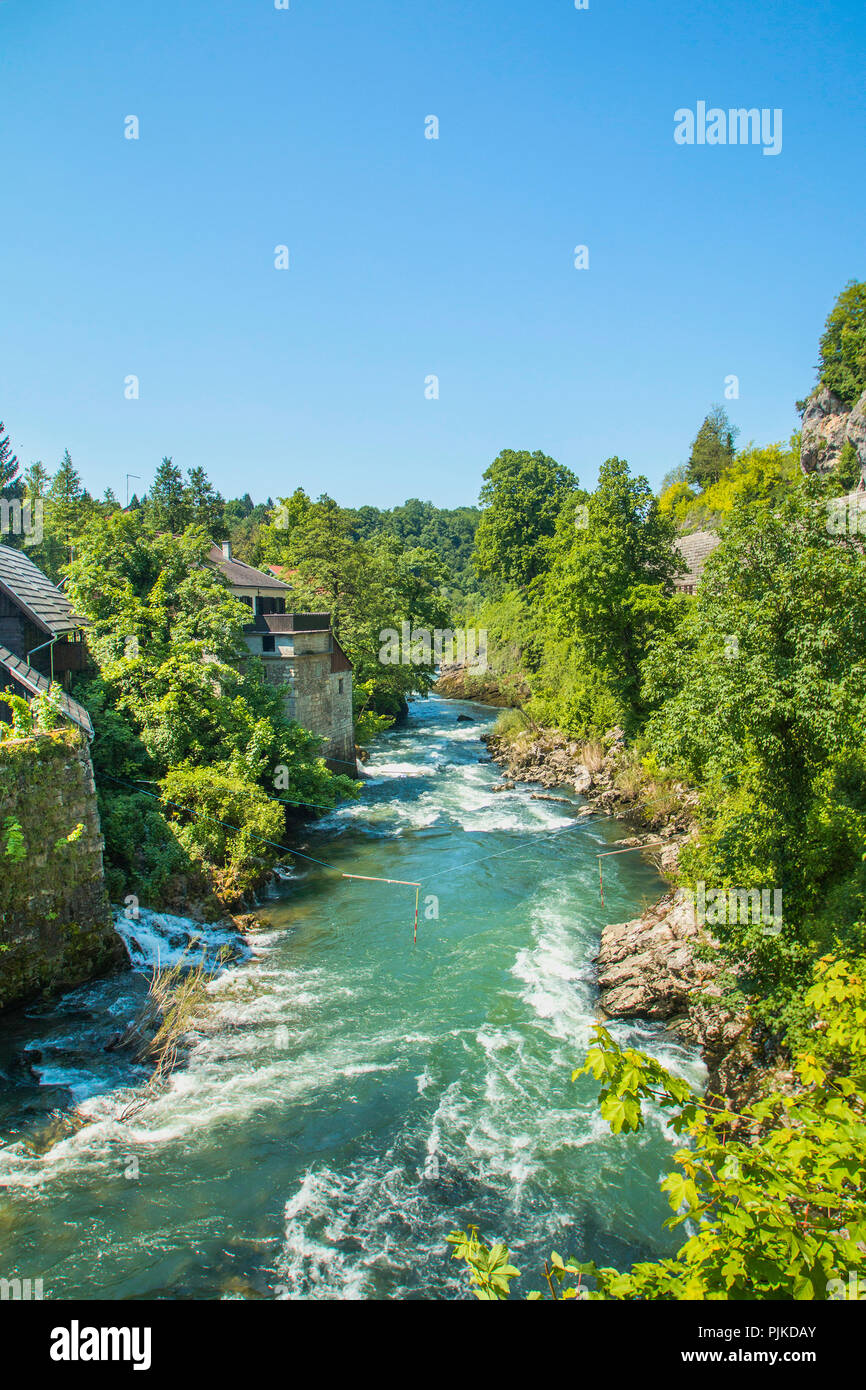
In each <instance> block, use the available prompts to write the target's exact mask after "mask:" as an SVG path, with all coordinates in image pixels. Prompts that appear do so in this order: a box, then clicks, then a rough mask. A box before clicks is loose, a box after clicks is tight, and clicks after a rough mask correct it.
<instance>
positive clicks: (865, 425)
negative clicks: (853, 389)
mask: <svg viewBox="0 0 866 1390" xmlns="http://www.w3.org/2000/svg"><path fill="white" fill-rule="evenodd" d="M847 435H848V439H849V440H850V441H851V443H852V444H853V445H854V448H855V449H856V450H857V458H858V459H859V461H860V467H861V468H866V391H864V392H863V395H862V396H861V397H860V399H859V400H858V401H857V403H856V404H855V406H854V409H853V410H852V411H851V414H850V415H849V416H848V428H847Z"/></svg>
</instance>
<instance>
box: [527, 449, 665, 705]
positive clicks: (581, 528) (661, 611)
mask: <svg viewBox="0 0 866 1390" xmlns="http://www.w3.org/2000/svg"><path fill="white" fill-rule="evenodd" d="M579 505H580V506H581V511H580V512H578V513H577V514H576V515H575V513H574V512H573V511H572V512H571V513H570V514H569V512H568V511H565V512H564V513H563V515H562V516H561V518H560V523H559V527H558V529H557V534H556V542H555V545H554V547H553V564H552V566H551V569H550V573H549V575H548V577H547V579H546V581H545V584H544V590H543V593H544V599H543V604H544V607H545V609H546V610H547V611H548V612H549V614H550V621H551V625H552V628H553V630H554V632H557V633H559V634H561V635H565V636H568V637H569V639H570V640H571V642H572V643H573V644H574V646H575V648H576V650H577V652H578V654H579V660H581V661H582V662H584V663H587V664H588V665H589V666H590V667H592V668H595V669H596V670H597V671H598V672H600V673H601V675H602V677H603V680H604V682H605V683H606V685H607V686H608V688H609V690H610V691H612V692H613V693H614V695H615V697H616V699H617V701H618V702H619V704H620V706H621V709H622V711H623V716H624V717H625V718H626V719H629V720H631V721H632V722H633V721H634V719H635V718H636V717H637V715H638V713H639V711H640V709H641V704H642V696H641V663H642V661H643V660H644V658H645V656H646V655H647V652H648V649H649V646H650V644H651V642H652V641H653V640H654V638H655V637H656V636H657V634H658V632H659V631H660V630H663V629H664V628H665V626H666V625H667V624H668V623H669V622H670V621H671V619H670V615H669V613H668V600H669V598H670V595H671V594H672V592H673V579H674V576H675V575H676V574H677V572H678V570H679V569H681V564H680V562H679V560H678V558H677V556H676V554H675V552H674V549H673V539H674V536H675V534H676V532H675V529H674V526H673V523H672V522H671V521H670V520H668V519H667V518H666V517H664V516H663V515H662V513H661V511H660V509H659V503H658V499H657V498H656V497H655V496H654V495H653V492H652V489H651V487H650V485H649V483H648V482H647V480H646V478H643V477H636V478H633V477H632V476H631V474H630V472H629V467H628V464H627V463H626V462H625V460H624V459H619V458H610V459H606V460H605V462H604V463H603V464H602V465H601V469H600V470H599V480H598V487H597V489H596V491H595V492H593V493H592V495H591V496H590V498H589V502H588V503H587V504H586V507H585V510H583V504H579Z"/></svg>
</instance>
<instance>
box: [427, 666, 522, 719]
mask: <svg viewBox="0 0 866 1390" xmlns="http://www.w3.org/2000/svg"><path fill="white" fill-rule="evenodd" d="M433 694H434V695H441V696H442V697H443V698H444V699H446V700H478V701H480V702H481V704H483V705H495V706H497V707H498V708H501V709H517V708H518V707H519V706H520V705H522V704H523V702H524V700H526V699H527V698H528V696H529V687H528V686H527V685H525V684H524V683H523V681H521V680H520V679H519V678H518V677H515V676H509V675H500V674H497V673H496V672H495V671H477V670H476V669H475V668H474V667H472V666H471V665H469V664H468V663H467V662H465V661H457V662H453V663H452V664H451V665H447V666H443V667H442V669H441V671H440V673H439V679H438V680H437V682H436V684H435V685H434V686H433Z"/></svg>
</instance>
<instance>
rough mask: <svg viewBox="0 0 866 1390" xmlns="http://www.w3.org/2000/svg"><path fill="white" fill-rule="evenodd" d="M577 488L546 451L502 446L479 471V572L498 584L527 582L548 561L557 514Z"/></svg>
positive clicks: (477, 541) (476, 543)
mask: <svg viewBox="0 0 866 1390" xmlns="http://www.w3.org/2000/svg"><path fill="white" fill-rule="evenodd" d="M576 488H577V479H576V478H575V476H574V474H573V473H572V472H571V471H570V470H569V469H568V468H565V467H563V465H562V464H559V463H557V462H556V461H555V460H554V459H552V458H548V457H547V455H546V454H543V453H541V452H540V451H536V452H535V453H534V454H530V453H529V452H528V451H527V450H525V449H522V450H517V451H515V450H514V449H503V451H502V453H501V454H499V456H498V457H497V458H495V459H494V460H493V462H492V463H491V465H490V467H489V468H487V469H486V470H485V473H484V483H483V486H482V488H481V495H480V500H481V503H482V506H483V508H484V510H483V511H482V513H481V519H480V521H479V523H478V530H477V532H476V535H475V568H476V570H477V571H478V573H479V574H480V575H484V576H487V577H489V578H491V579H493V580H494V581H496V582H497V583H500V584H517V585H521V586H525V585H528V584H530V583H531V582H532V580H533V579H535V578H536V577H537V576H538V575H539V574H541V573H542V572H543V571H544V570H545V569H546V567H547V564H548V553H549V549H550V542H551V540H552V538H553V535H554V532H555V530H556V522H557V517H558V516H559V513H560V511H561V509H562V504H563V502H564V501H565V499H566V497H568V495H569V494H570V493H572V492H574V491H575V490H576Z"/></svg>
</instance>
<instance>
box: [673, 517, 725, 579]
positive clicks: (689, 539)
mask: <svg viewBox="0 0 866 1390" xmlns="http://www.w3.org/2000/svg"><path fill="white" fill-rule="evenodd" d="M720 541H721V537H720V536H717V535H716V534H715V532H714V531H693V532H692V534H691V535H690V536H678V537H677V539H676V540H675V541H674V545H675V546H676V548H677V550H678V551H679V552H680V554H681V555H682V557H683V559H684V560H685V562H686V564H687V565H688V567H689V572H688V574H683V575H681V576H680V577H679V578H678V579H676V580H675V581H674V583H675V584H676V586H677V588H678V589H682V588H685V587H686V585H690V586H692V587H694V586H695V585H697V584H698V583H700V578H701V575H702V574H703V572H704V565H705V564H706V562H707V556H708V555H712V553H713V551H714V550H715V548H716V546H717V545H719V544H720Z"/></svg>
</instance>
